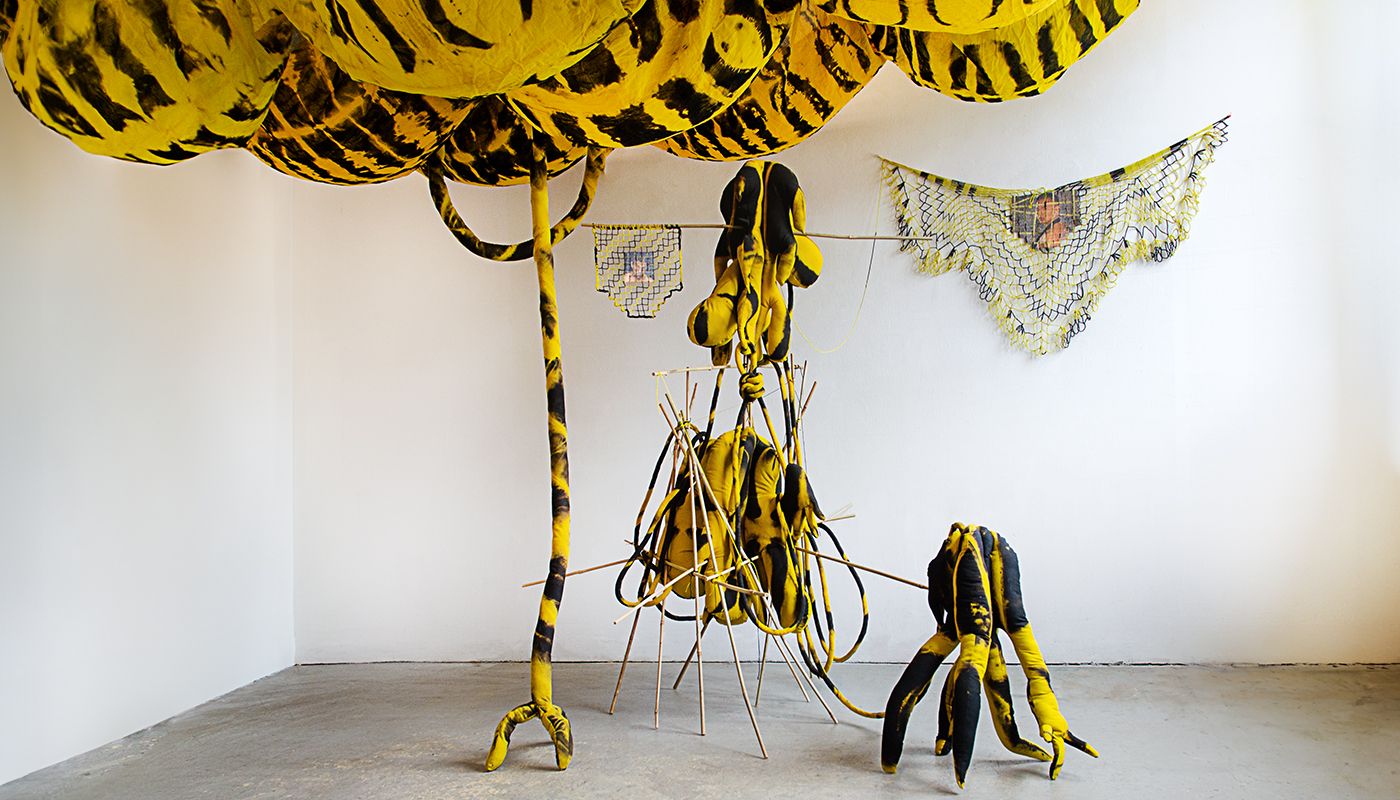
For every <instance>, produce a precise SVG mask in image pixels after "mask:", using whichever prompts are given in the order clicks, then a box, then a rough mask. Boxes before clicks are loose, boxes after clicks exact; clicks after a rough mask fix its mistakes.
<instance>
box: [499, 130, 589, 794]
mask: <svg viewBox="0 0 1400 800" xmlns="http://www.w3.org/2000/svg"><path fill="white" fill-rule="evenodd" d="M542 145H543V140H541V143H540V145H537V146H536V147H535V148H534V150H533V152H532V153H531V157H530V160H531V163H532V164H534V167H533V168H532V169H531V170H530V229H531V231H532V233H533V234H534V236H533V251H532V252H533V255H534V260H535V275H536V277H537V279H538V284H539V292H540V344H541V348H542V351H543V355H544V389H545V398H546V403H545V405H546V410H547V414H548V430H549V485H550V497H551V502H550V521H551V525H550V540H549V542H550V547H549V576H548V577H547V578H546V579H545V584H544V591H543V592H541V594H540V611H539V617H538V619H537V620H536V622H535V636H534V639H533V640H532V643H531V647H530V702H528V703H524V704H522V705H519V706H516V707H515V708H513V709H511V710H510V711H508V712H506V715H505V716H504V717H503V718H502V719H501V721H500V723H499V724H498V725H497V726H496V732H495V734H494V735H493V736H492V738H491V749H490V750H489V751H488V752H487V754H486V769H487V771H490V770H494V769H496V768H497V767H499V766H501V764H502V763H503V762H504V761H505V758H506V752H507V750H508V749H509V747H510V737H511V734H512V733H513V732H514V731H515V728H516V726H517V725H519V724H520V723H522V722H525V721H527V720H531V719H538V720H539V721H540V723H541V724H542V725H544V728H545V732H546V733H548V734H549V738H550V740H551V741H552V742H553V743H554V761H555V764H556V766H558V767H559V769H567V768H568V766H569V762H570V761H572V760H573V757H574V736H573V731H572V728H571V727H570V725H569V718H568V716H567V715H566V714H565V713H564V709H562V708H560V707H559V706H558V705H556V704H555V703H554V667H553V656H554V630H555V626H556V625H557V624H558V622H559V606H560V604H561V603H563V602H564V576H565V575H566V574H567V573H568V571H569V527H570V513H569V437H568V427H567V425H566V423H565V414H564V363H563V358H564V357H563V350H562V349H561V347H560V344H559V303H558V295H557V293H556V292H555V287H554V244H553V243H554V241H555V239H554V233H553V230H552V229H551V228H550V224H549V183H548V182H549V175H548V173H547V172H546V170H545V163H546V159H545V154H544V149H543V146H542ZM599 165H600V167H601V160H600V161H599Z"/></svg>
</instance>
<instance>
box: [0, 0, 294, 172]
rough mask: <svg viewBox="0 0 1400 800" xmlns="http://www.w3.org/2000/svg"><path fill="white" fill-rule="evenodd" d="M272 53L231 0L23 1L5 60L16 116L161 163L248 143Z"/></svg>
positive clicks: (276, 49) (101, 150) (88, 143)
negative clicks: (18, 109) (18, 107)
mask: <svg viewBox="0 0 1400 800" xmlns="http://www.w3.org/2000/svg"><path fill="white" fill-rule="evenodd" d="M280 47H281V45H280V43H273V42H270V43H269V44H268V45H267V46H264V44H263V42H262V41H260V40H259V36H258V21H257V20H256V19H254V18H253V17H251V16H250V15H249V13H248V11H247V10H246V9H244V8H243V7H242V4H241V3H236V2H234V1H233V0H206V2H201V3H198V4H196V3H189V2H179V1H178V0H147V1H146V2H142V3H131V2H124V1H123V0H95V2H94V0H20V2H19V3H18V5H17V6H16V7H15V17H14V22H13V27H12V29H11V31H10V36H9V38H8V39H6V40H5V45H4V60H5V71H6V72H7V73H8V74H9V77H10V82H11V84H12V85H13V86H14V89H15V93H16V94H17V95H19V99H20V102H22V103H23V104H24V107H25V108H26V109H28V110H29V112H30V113H31V114H33V115H34V116H35V117H36V118H38V120H39V121H40V122H42V123H44V124H45V125H47V126H48V127H49V128H52V129H53V130H55V131H57V132H59V133H61V134H63V135H64V136H66V137H68V138H69V139H70V140H72V141H73V142H74V143H75V144H77V145H78V146H79V147H81V148H83V149H84V150H87V151H88V152H91V153H96V154H98V155H104V156H112V157H114V158H121V159H125V160H128V161H143V162H148V163H153V164H169V163H172V162H176V161H181V160H184V159H186V158H190V157H191V156H195V155H198V154H200V153H203V152H206V151H208V150H213V149H216V148H220V147H237V146H239V145H242V144H243V143H244V142H245V141H247V139H248V137H249V136H251V135H252V134H253V131H255V130H257V128H258V126H259V125H260V124H262V118H263V114H264V112H266V110H267V104H268V102H269V101H270V100H271V99H272V95H273V92H275V91H276V89H277V81H278V78H279V77H280V75H281V72H282V64H283V60H284V57H283V56H282V54H281V52H280Z"/></svg>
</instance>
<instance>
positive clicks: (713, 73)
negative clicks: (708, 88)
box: [700, 33, 752, 94]
mask: <svg viewBox="0 0 1400 800" xmlns="http://www.w3.org/2000/svg"><path fill="white" fill-rule="evenodd" d="M700 64H701V66H703V67H704V68H705V72H707V73H709V75H710V77H711V78H713V79H714V81H715V85H717V86H718V87H719V88H721V89H723V90H724V91H725V93H726V94H733V93H734V92H737V91H739V87H740V86H743V85H744V83H745V82H746V81H747V80H748V79H749V78H750V77H751V76H752V73H750V72H748V71H747V70H742V69H734V68H733V67H731V66H729V65H728V64H726V63H724V61H723V59H721V57H720V54H719V51H718V50H716V49H715V36H714V34H713V33H712V34H710V35H709V36H708V37H707V38H706V39H705V51H704V53H702V54H701V58H700Z"/></svg>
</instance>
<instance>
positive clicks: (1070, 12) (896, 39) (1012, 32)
mask: <svg viewBox="0 0 1400 800" xmlns="http://www.w3.org/2000/svg"><path fill="white" fill-rule="evenodd" d="M1007 5H1008V6H1009V5H1011V3H1010V2H1008V3H1007ZM1137 7H1138V0H1057V2H1054V3H1049V4H1043V7H1039V6H1038V7H1037V10H1036V12H1035V13H1034V14H1030V15H1027V16H1025V17H1023V18H1020V19H1018V20H1016V21H1015V22H1012V23H1010V24H1007V25H1003V26H1000V27H995V28H991V29H988V30H985V31H983V32H980V33H943V32H934V31H927V32H925V31H916V30H910V29H908V28H899V27H880V28H877V29H876V31H875V35H874V42H875V45H876V47H878V48H879V49H880V51H881V52H882V53H884V54H885V56H886V57H887V58H889V59H890V60H891V61H893V62H894V63H896V64H898V65H899V68H900V69H902V70H904V72H905V73H906V74H907V75H908V76H909V77H910V79H912V80H913V81H914V82H915V83H917V84H919V85H920V86H925V87H927V88H929V89H933V90H935V91H937V92H941V93H942V94H946V95H948V96H950V97H956V98H958V99H959V100H968V101H975V102H984V103H996V102H1001V101H1003V100H1011V99H1014V98H1017V97H1033V96H1035V95H1038V94H1040V93H1041V92H1043V91H1045V90H1046V89H1048V88H1049V87H1050V86H1052V85H1054V83H1055V82H1056V81H1058V80H1059V79H1060V77H1061V76H1062V75H1064V73H1065V70H1066V69H1068V68H1069V67H1070V65H1072V64H1074V62H1076V61H1078V60H1079V59H1080V58H1082V57H1084V56H1085V55H1086V54H1087V53H1088V52H1089V51H1090V50H1092V49H1093V48H1094V46H1095V45H1097V44H1098V43H1099V42H1100V41H1102V40H1103V39H1104V37H1106V36H1108V34H1110V33H1112V32H1113V31H1114V30H1116V29H1117V28H1118V26H1119V25H1120V24H1122V22H1123V20H1124V19H1125V18H1127V16H1128V15H1129V14H1131V13H1133V12H1134V11H1136V10H1137Z"/></svg>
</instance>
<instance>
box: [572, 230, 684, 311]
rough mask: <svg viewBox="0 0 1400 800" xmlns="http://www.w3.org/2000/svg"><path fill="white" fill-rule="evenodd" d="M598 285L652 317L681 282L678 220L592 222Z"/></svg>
mask: <svg viewBox="0 0 1400 800" xmlns="http://www.w3.org/2000/svg"><path fill="white" fill-rule="evenodd" d="M593 274H594V287H595V288H596V289H597V290H598V291H600V292H603V293H605V294H607V296H608V297H609V298H610V299H611V300H612V301H613V305H614V306H617V308H618V310H620V311H622V312H623V313H625V314H626V315H627V316H629V317H632V318H634V319H651V318H652V317H655V316H656V312H658V311H660V310H661V306H662V305H663V304H665V302H666V300H667V298H669V297H670V296H671V295H673V294H675V293H676V292H678V291H680V290H681V289H682V288H683V284H682V282H681V229H680V227H679V226H677V225H594V226H593Z"/></svg>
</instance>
